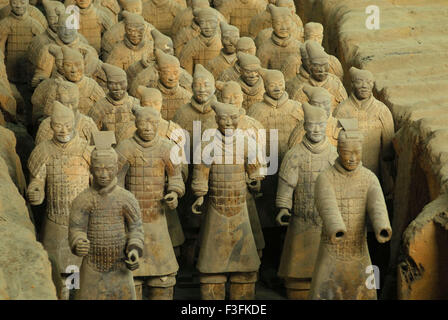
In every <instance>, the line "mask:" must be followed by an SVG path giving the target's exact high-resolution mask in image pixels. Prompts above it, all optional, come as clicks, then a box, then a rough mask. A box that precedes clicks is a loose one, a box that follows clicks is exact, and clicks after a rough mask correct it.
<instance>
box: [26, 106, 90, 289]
mask: <svg viewBox="0 0 448 320" xmlns="http://www.w3.org/2000/svg"><path fill="white" fill-rule="evenodd" d="M51 128H52V129H53V132H54V133H53V139H51V140H46V141H43V142H42V143H40V144H38V145H37V146H36V147H35V148H34V150H33V151H32V153H31V155H30V158H29V160H28V169H29V172H30V183H29V185H28V189H27V196H28V200H29V202H30V204H31V205H33V206H36V205H40V204H41V203H42V202H43V201H44V200H45V199H46V204H47V206H46V216H45V220H44V222H43V223H44V226H43V231H42V234H41V242H42V244H43V246H44V248H45V250H46V251H47V252H48V255H49V256H51V257H52V259H53V260H54V261H55V262H56V265H57V270H56V272H58V273H61V274H63V275H64V274H66V268H67V267H68V266H70V265H75V266H79V265H80V263H81V259H80V258H78V257H77V256H75V255H73V254H72V252H71V250H70V246H69V241H68V236H69V230H68V227H69V216H70V206H71V204H72V201H73V200H74V199H75V198H76V196H77V195H78V194H80V193H81V192H82V191H83V190H84V189H86V188H88V187H89V177H90V172H89V168H90V156H91V151H92V150H91V148H90V147H89V145H88V143H87V141H85V140H84V139H81V138H80V137H79V135H78V133H77V132H76V131H75V116H74V114H73V111H72V110H71V109H69V108H68V107H65V106H64V105H62V104H61V103H59V102H58V101H55V102H54V106H53V108H52V114H51ZM63 286H64V287H65V283H63Z"/></svg>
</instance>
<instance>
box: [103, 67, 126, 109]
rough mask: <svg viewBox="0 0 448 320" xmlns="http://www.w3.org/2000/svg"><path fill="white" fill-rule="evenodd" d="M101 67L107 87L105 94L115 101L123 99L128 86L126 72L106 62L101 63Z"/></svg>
mask: <svg viewBox="0 0 448 320" xmlns="http://www.w3.org/2000/svg"><path fill="white" fill-rule="evenodd" d="M102 68H103V70H104V72H105V73H106V78H107V89H109V92H108V93H107V95H108V96H109V97H111V98H112V99H113V100H115V101H119V100H121V99H123V98H124V96H125V95H126V90H127V88H128V80H127V78H126V72H124V70H123V69H121V68H118V67H116V66H114V65H111V64H108V63H103V65H102Z"/></svg>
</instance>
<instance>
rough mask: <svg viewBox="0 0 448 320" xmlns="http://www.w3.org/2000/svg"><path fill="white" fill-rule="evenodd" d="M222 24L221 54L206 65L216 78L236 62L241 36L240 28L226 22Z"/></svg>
mask: <svg viewBox="0 0 448 320" xmlns="http://www.w3.org/2000/svg"><path fill="white" fill-rule="evenodd" d="M220 26H221V43H222V49H221V52H220V53H219V55H218V56H217V57H215V58H213V59H212V60H210V61H209V62H208V63H207V65H206V66H205V67H206V68H207V69H208V70H209V71H210V72H211V73H212V74H213V76H214V77H215V79H216V78H218V76H219V75H220V74H221V73H222V72H223V71H224V70H225V69H227V68H229V67H231V66H233V65H234V64H235V62H236V44H237V42H238V40H239V38H240V32H239V30H238V28H236V27H234V26H232V25H228V24H227V23H225V22H221V23H220Z"/></svg>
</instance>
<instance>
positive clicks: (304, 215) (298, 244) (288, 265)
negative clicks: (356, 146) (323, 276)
mask: <svg viewBox="0 0 448 320" xmlns="http://www.w3.org/2000/svg"><path fill="white" fill-rule="evenodd" d="M303 111H304V115H305V124H304V127H305V132H306V134H305V136H304V137H303V140H302V142H301V143H300V144H298V145H295V146H294V147H293V148H292V149H290V150H289V151H288V152H287V153H286V154H285V157H284V158H283V161H282V164H281V167H280V171H279V174H278V177H279V178H278V188H277V198H276V206H277V208H279V209H280V212H279V213H278V214H277V218H276V220H277V223H278V224H279V225H288V231H287V232H286V238H285V242H284V245H283V251H282V256H281V259H280V268H279V270H278V275H279V277H281V278H284V279H285V287H286V293H287V297H288V299H300V300H304V299H306V298H307V296H308V293H309V289H310V284H311V281H310V278H311V276H312V274H313V270H314V263H315V261H316V257H317V252H318V249H319V241H320V234H321V229H322V220H321V219H320V217H319V214H318V213H317V211H316V208H315V205H314V184H315V182H316V179H317V177H318V175H319V173H321V172H323V171H325V170H326V169H328V168H329V167H330V166H332V165H333V164H334V160H335V159H336V158H337V153H336V147H334V146H333V145H331V144H330V142H329V141H328V138H327V137H326V134H325V129H326V124H327V118H328V116H327V113H326V112H325V110H324V109H322V108H319V107H314V106H312V105H310V104H308V103H307V102H305V103H304V105H303ZM290 211H292V216H291V213H290ZM285 216H290V219H289V223H287V222H284V221H282V218H283V217H285Z"/></svg>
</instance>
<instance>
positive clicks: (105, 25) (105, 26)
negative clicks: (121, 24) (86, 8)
mask: <svg viewBox="0 0 448 320" xmlns="http://www.w3.org/2000/svg"><path fill="white" fill-rule="evenodd" d="M98 15H99V16H100V20H101V26H102V31H101V33H103V32H105V31H106V30H109V29H110V28H112V26H113V25H114V20H113V19H111V17H110V16H109V15H107V14H106V13H105V12H103V11H101V10H98Z"/></svg>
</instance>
